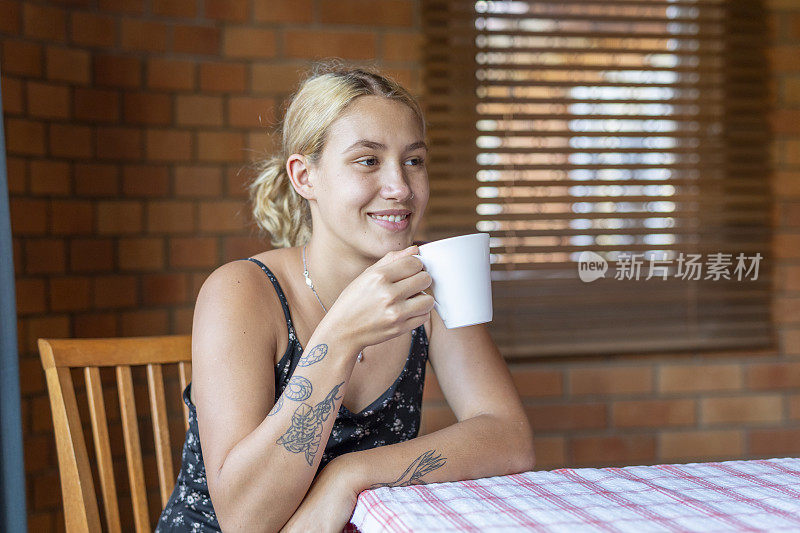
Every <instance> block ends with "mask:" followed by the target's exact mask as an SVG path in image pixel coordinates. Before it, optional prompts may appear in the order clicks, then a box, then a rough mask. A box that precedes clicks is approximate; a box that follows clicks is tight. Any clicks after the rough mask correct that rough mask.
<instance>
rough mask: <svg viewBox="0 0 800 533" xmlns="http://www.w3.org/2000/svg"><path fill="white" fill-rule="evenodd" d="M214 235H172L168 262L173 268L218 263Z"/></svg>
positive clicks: (217, 249)
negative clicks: (180, 236)
mask: <svg viewBox="0 0 800 533" xmlns="http://www.w3.org/2000/svg"><path fill="white" fill-rule="evenodd" d="M218 256H219V244H218V239H217V238H214V237H184V238H179V237H174V238H172V239H170V240H169V264H170V266H171V267H174V268H206V267H208V268H213V267H215V266H216V265H217V264H218V263H219V258H218Z"/></svg>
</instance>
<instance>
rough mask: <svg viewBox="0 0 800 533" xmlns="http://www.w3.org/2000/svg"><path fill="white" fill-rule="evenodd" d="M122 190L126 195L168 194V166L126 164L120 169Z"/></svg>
mask: <svg viewBox="0 0 800 533" xmlns="http://www.w3.org/2000/svg"><path fill="white" fill-rule="evenodd" d="M122 191H123V192H124V193H125V195H126V196H166V195H167V194H169V168H168V167H166V166H163V165H126V166H125V168H123V169H122Z"/></svg>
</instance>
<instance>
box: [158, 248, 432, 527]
mask: <svg viewBox="0 0 800 533" xmlns="http://www.w3.org/2000/svg"><path fill="white" fill-rule="evenodd" d="M246 260H247V261H252V262H253V263H255V264H257V265H258V266H259V267H260V268H261V270H263V271H264V273H265V274H266V275H267V277H268V278H269V280H270V281H271V282H272V285H273V286H274V287H275V291H276V292H277V293H278V298H279V299H280V302H281V307H283V314H284V317H285V319H286V326H287V328H288V330H289V345H288V346H287V347H286V352H284V354H283V356H282V357H281V359H280V361H278V364H277V365H275V401H276V402H277V401H278V398H279V397H280V395H281V394H282V393H283V390H284V388H286V384H287V383H288V382H289V378H290V377H291V376H292V373H293V372H294V369H295V367H296V366H297V363H298V361H299V359H300V356H301V355H302V354H303V347H302V346H301V345H300V342H299V341H298V339H297V335H296V333H295V330H294V325H293V324H292V318H291V314H290V312H289V305H288V303H287V301H286V296H285V295H284V293H283V290H282V289H281V286H280V284H278V280H277V278H276V277H275V275H274V274H273V273H272V271H271V270H270V269H269V268H267V266H266V265H264V263H262V262H261V261H259V260H257V259H254V258H252V257H249V258H247V259H246ZM427 360H428V338H427V335H426V334H425V327H424V326H419V327H418V328H416V329H415V330H413V331H412V332H411V348H410V350H409V353H408V357H407V359H406V364H405V366H404V367H403V370H402V372H400V375H399V376H397V379H396V380H395V381H394V383H392V385H391V386H390V387H389V388H388V389H387V390H386V391H385V392H384V393H383V394H382V395H381V396H380V397H378V398H377V399H376V400H375V401H374V402H372V403H371V404H370V405H368V406H367V407H366V408H364V409H363V410H361V411H360V412H358V413H353V412H351V411H350V410H348V409H347V408H346V407H345V406H343V405H342V406H340V407H339V412H338V414H337V416H336V421H335V422H334V424H333V429H332V430H331V436H330V438H329V439H328V443H327V445H326V447H325V451H324V453H323V455H322V461H321V462H320V465H319V469H318V470H317V473H319V470H321V469H322V468H323V467H324V466H325V465H326V464H328V463H329V462H330V461H331V460H332V459H333V458H335V457H337V456H339V455H342V454H345V453H349V452H355V451H361V450H368V449H371V448H376V447H378V446H385V445H387V444H395V443H398V442H403V441H406V440H409V439H413V438H414V437H416V436H417V434H418V432H419V425H420V416H421V409H422V389H423V386H424V384H425V364H426V362H427ZM191 387H192V384H191V383H189V385H188V386H187V387H186V389H185V390H184V391H183V401H184V403H186V405H187V406H188V408H189V429H188V430H187V431H186V440H185V441H184V444H183V450H182V452H181V469H180V471H179V472H178V479H177V481H176V484H175V489H174V490H173V491H172V495H171V496H170V498H169V500H168V501H167V505H166V506H165V507H164V510H163V511H162V512H161V516H160V518H159V520H158V524H157V525H156V532H157V533H158V532H162V533H166V532H184V531H192V532H195V531H197V532H207V531H215V532H216V531H220V527H219V523H218V522H217V517H216V514H215V513H214V507H213V506H212V504H211V497H210V496H209V493H208V484H207V483H206V469H205V465H204V463H203V451H202V449H201V448H200V437H199V432H198V428H197V411H196V409H195V406H194V404H193V403H192V400H191V395H190V391H191Z"/></svg>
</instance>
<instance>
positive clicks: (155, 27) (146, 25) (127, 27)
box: [120, 18, 167, 52]
mask: <svg viewBox="0 0 800 533" xmlns="http://www.w3.org/2000/svg"><path fill="white" fill-rule="evenodd" d="M120 35H121V38H120V41H121V43H122V47H123V48H125V49H127V50H143V51H147V52H163V51H164V50H166V48H167V27H166V26H165V25H164V24H161V23H158V22H151V21H146V20H138V19H128V18H123V19H122V25H121V30H120Z"/></svg>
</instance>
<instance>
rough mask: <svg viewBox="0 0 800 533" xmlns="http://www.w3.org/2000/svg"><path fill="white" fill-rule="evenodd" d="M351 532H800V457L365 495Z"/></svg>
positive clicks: (541, 475) (555, 473) (553, 473)
mask: <svg viewBox="0 0 800 533" xmlns="http://www.w3.org/2000/svg"><path fill="white" fill-rule="evenodd" d="M345 531H346V532H357V531H359V532H361V533H378V532H425V533H428V532H431V533H433V532H446V531H473V532H491V531H505V532H511V531H558V532H562V531H563V532H570V533H572V532H594V531H603V532H606V531H609V532H635V533H643V532H651V531H652V532H662V531H663V532H684V531H687V532H688V531H692V532H694V531H696V532H702V533H712V532H717V531H719V532H723V531H797V532H800V458H793V457H787V458H774V459H759V460H747V461H720V462H705V463H688V464H661V465H654V466H624V467H614V468H561V469H557V470H549V471H545V470H541V471H531V472H524V473H520V474H513V475H506V476H496V477H488V478H482V479H475V480H467V481H456V482H449V483H430V484H418V485H409V486H404V487H381V488H377V489H373V490H367V491H364V492H362V493H361V494H359V496H358V501H357V503H356V507H355V509H354V511H353V516H352V518H351V519H350V523H349V524H348V525H347V527H346V528H345Z"/></svg>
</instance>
